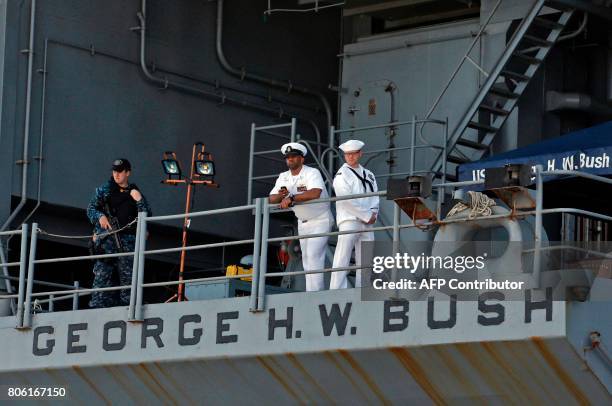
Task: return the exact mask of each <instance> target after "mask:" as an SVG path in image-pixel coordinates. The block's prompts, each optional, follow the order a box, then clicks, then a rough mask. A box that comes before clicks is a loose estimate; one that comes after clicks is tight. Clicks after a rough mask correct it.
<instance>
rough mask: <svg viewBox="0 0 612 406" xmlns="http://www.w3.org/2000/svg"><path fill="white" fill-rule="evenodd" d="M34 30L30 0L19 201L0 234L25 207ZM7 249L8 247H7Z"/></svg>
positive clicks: (33, 7)
mask: <svg viewBox="0 0 612 406" xmlns="http://www.w3.org/2000/svg"><path fill="white" fill-rule="evenodd" d="M35 28H36V0H32V3H31V5H30V38H29V42H28V49H27V50H24V51H25V52H27V54H28V76H27V83H26V103H25V118H24V128H23V156H22V158H21V165H22V167H21V199H20V200H19V204H17V207H15V209H14V210H13V211H12V212H11V213H10V214H9V216H8V218H7V219H6V221H5V222H4V224H2V226H1V227H0V232H1V231H4V230H6V229H7V228H8V227H9V226H10V225H11V223H12V222H13V220H14V219H15V217H17V215H18V214H19V212H21V209H22V208H23V206H25V204H26V201H27V199H28V196H27V192H28V165H29V164H30V162H29V160H28V150H29V142H30V113H31V110H32V106H31V104H32V70H33V67H32V66H33V64H34V32H35ZM7 249H8V246H7ZM0 262H2V263H4V262H6V258H5V253H4V247H3V246H2V243H1V241H0ZM2 271H3V273H4V275H5V276H9V273H8V269H7V268H6V267H2ZM5 284H6V291H7V292H8V293H11V292H12V291H13V289H12V286H11V283H10V281H8V280H5Z"/></svg>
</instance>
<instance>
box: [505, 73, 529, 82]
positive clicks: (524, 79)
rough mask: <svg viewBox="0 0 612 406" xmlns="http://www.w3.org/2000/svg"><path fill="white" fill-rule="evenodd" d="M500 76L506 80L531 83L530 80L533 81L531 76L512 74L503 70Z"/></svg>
mask: <svg viewBox="0 0 612 406" xmlns="http://www.w3.org/2000/svg"><path fill="white" fill-rule="evenodd" d="M500 75H501V76H503V77H506V78H511V79H516V80H520V81H521V82H529V79H531V77H530V76H527V75H523V74H522V73H518V72H512V71H510V70H503V71H501V72H500Z"/></svg>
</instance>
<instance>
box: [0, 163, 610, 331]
mask: <svg viewBox="0 0 612 406" xmlns="http://www.w3.org/2000/svg"><path fill="white" fill-rule="evenodd" d="M559 175H562V176H563V175H570V176H580V177H582V178H586V179H590V180H594V181H598V182H602V183H606V184H612V179H608V178H604V177H602V176H597V175H591V174H588V173H584V172H580V171H543V170H542V167H541V166H540V165H538V166H536V179H540V181H538V182H536V193H537V198H536V208H535V210H528V211H514V212H511V213H504V214H497V215H491V216H487V217H486V218H487V219H495V218H517V217H518V218H524V217H527V216H531V215H535V216H536V223H539V224H540V225H541V224H542V220H541V218H542V216H543V215H548V214H555V213H573V214H578V215H582V216H591V217H594V218H598V219H601V220H605V221H610V222H612V216H608V215H604V214H600V213H595V212H591V211H588V210H582V209H576V208H551V209H544V208H543V206H542V191H543V184H542V182H541V178H543V177H544V176H559ZM482 183H484V180H479V181H463V182H448V183H440V184H434V185H432V187H433V188H438V189H439V188H458V187H464V186H470V185H475V184H482ZM386 193H387V191H384V190H383V191H379V192H370V193H361V194H355V195H347V196H334V197H329V198H324V199H316V200H311V201H308V202H300V203H296V204H297V205H307V204H318V203H324V202H328V203H330V202H336V201H343V200H351V199H359V198H365V197H371V196H385V195H386ZM253 209H255V231H254V235H253V238H249V239H244V240H238V241H227V242H220V243H209V244H200V245H193V246H187V247H176V248H163V249H153V250H147V248H146V244H145V243H146V239H145V238H143V236H145V235H146V224H147V223H148V222H151V221H164V220H168V219H180V218H182V217H184V216H185V214H180V215H171V216H157V217H151V218H148V217H146V213H140V215H139V219H138V225H139V227H137V240H138V241H139V242H138V244H136V245H135V250H134V252H129V253H117V254H103V255H93V256H79V257H66V258H48V259H36V239H37V231H38V226H37V224H33V228H32V236H31V239H30V260H29V266H28V267H27V288H26V286H25V272H26V270H25V267H24V266H22V268H21V270H20V277H19V278H16V277H10V279H12V280H17V279H18V280H19V294H14V295H4V296H0V299H14V298H17V299H19V300H18V305H19V306H18V309H20V312H21V313H20V315H21V316H23V321H20V320H21V319H19V316H18V318H17V320H18V323H17V326H18V327H19V328H27V327H29V326H31V321H32V315H31V313H30V311H27V312H26V311H25V309H28V310H29V309H30V308H31V306H32V303H33V298H39V297H43V296H45V297H46V296H49V299H44V300H36V303H39V304H40V303H50V309H52V303H53V302H54V301H58V300H65V299H68V298H70V296H69V295H72V298H73V303H77V301H78V300H77V299H78V296H79V295H87V294H90V293H92V292H109V291H119V290H128V289H130V290H132V292H134V293H133V294H132V297H131V300H130V312H129V314H130V315H132V314H133V317H130V319H134V320H140V319H142V298H143V294H142V290H143V289H144V288H150V287H158V286H173V285H180V284H185V285H188V284H194V283H200V282H213V281H223V280H232V279H241V278H244V277H245V276H251V277H252V283H251V302H250V303H251V305H250V307H251V310H252V311H261V310H263V308H264V306H265V297H266V293H265V286H266V283H265V281H266V278H273V277H282V276H292V275H293V276H295V275H307V274H312V273H329V272H336V271H341V270H355V269H364V268H367V266H360V267H357V266H352V267H345V268H335V269H333V268H323V269H318V270H308V271H295V272H270V273H268V272H267V251H268V245H269V244H270V243H278V242H282V241H295V240H302V239H307V238H315V237H324V236H326V237H329V236H338V235H345V234H354V233H359V232H361V230H348V231H330V232H326V233H315V234H307V235H297V236H282V237H273V236H269V227H270V221H269V219H270V215H271V214H273V213H278V212H283V211H287V210H288V209H279V205H278V204H270V203H269V202H268V199H267V198H265V197H262V198H258V199H256V201H255V204H253V205H245V206H236V207H230V208H225V209H212V210H207V211H201V212H194V213H190V214H189V216H190V217H197V216H207V215H213V214H223V213H234V212H238V211H252V210H253ZM395 212H396V214H395V215H394V218H393V224H392V225H389V226H385V225H383V226H378V227H371V228H370V229H369V231H372V232H376V231H389V230H393V242H394V247H398V246H399V239H400V234H399V230H402V229H409V228H415V227H419V228H423V227H433V226H440V225H445V224H452V223H464V222H476V221H480V220H482V217H474V218H470V217H462V218H447V219H438V220H427V221H419V222H415V221H411V222H408V223H402V221H401V217H400V215H399V214H400V211H399V209H398V208H397V206H396V207H395ZM536 231H537V230H536ZM20 232H23V234H24V235H27V225H24V228H23V229H22V230H20ZM541 238H542V236H541V233H540V234H539V235H538V233H537V232H536V240H535V241H536V244H535V248H534V250H533V251H534V253H535V254H534V272H533V277H534V284H535V286H536V287H537V286H539V285H538V284H539V275H540V269H539V263H540V262H539V261H538V260H537V258H539V256H540V251H542V250H546V249H547V248H546V247H542V243H541ZM538 241H540V243H538ZM26 243H27V241H26V240H25V239H24V240H23V241H22V247H23V246H26ZM396 243H397V244H396ZM250 244H252V245H253V253H254V255H253V258H254V264H253V265H254V266H253V272H252V273H251V274H250V275H249V274H239V275H229V276H228V275H224V276H213V277H204V278H197V279H188V280H180V281H162V282H153V283H144V276H143V275H144V257H145V255H152V254H160V253H170V252H180V251H193V250H200V249H207V248H216V247H224V246H233V245H250ZM394 249H397V248H394ZM25 255H26V250H25V249H23V250H22V261H21V262H20V263H11V264H14V265H15V264H20V265H23V263H24V262H25ZM132 255H134V256H135V266H134V269H135V274H134V275H133V280H132V283H131V284H130V285H123V286H111V287H106V288H81V287H78V284H77V283H75V287H74V288H73V287H71V286H68V285H62V284H53V283H51V282H43V284H47V285H50V286H55V287H58V288H65V287H68V288H69V289H63V290H54V291H46V292H32V286H33V285H34V284H35V283H38V282H41V281H36V280H35V279H34V270H35V265H38V264H43V263H53V262H66V261H76V260H81V259H84V258H88V259H91V258H108V257H111V258H112V257H120V256H132ZM255 261H256V263H255ZM5 265H9V264H5ZM24 292H25V293H24ZM55 295H64V296H60V297H54V296H55ZM65 295H68V296H65ZM24 299H25V300H24ZM73 306H74V305H73ZM132 309H133V312H132Z"/></svg>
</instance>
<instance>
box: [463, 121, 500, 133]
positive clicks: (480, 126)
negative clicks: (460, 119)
mask: <svg viewBox="0 0 612 406" xmlns="http://www.w3.org/2000/svg"><path fill="white" fill-rule="evenodd" d="M467 126H468V127H470V128H473V129H475V130H480V131H486V132H488V133H496V132H497V130H498V129H497V128H495V127H492V126H490V125H488V124H484V123H479V122H477V121H470V122H469V123H468V125H467Z"/></svg>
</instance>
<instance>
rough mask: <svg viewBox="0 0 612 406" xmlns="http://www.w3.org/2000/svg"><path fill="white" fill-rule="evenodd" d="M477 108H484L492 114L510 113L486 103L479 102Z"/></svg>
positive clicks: (502, 114)
mask: <svg viewBox="0 0 612 406" xmlns="http://www.w3.org/2000/svg"><path fill="white" fill-rule="evenodd" d="M478 108H479V109H481V110H486V111H488V112H489V113H493V114H496V115H498V116H507V115H508V114H510V112H509V111H508V110H504V109H500V108H497V107H493V106H489V105H488V104H481V105H480V106H479V107H478Z"/></svg>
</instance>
